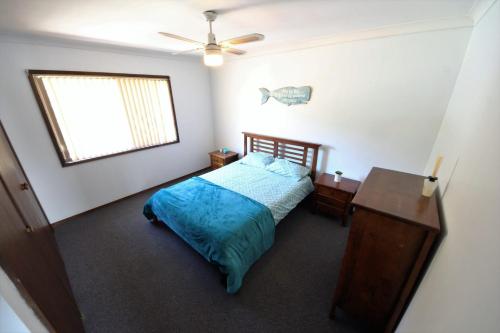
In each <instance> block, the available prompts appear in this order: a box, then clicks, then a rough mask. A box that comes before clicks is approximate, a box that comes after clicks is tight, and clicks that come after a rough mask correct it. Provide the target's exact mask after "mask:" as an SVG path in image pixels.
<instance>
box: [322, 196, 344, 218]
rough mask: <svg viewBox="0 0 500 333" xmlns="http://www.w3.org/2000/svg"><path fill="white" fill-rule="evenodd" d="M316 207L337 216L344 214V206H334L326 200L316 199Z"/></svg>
mask: <svg viewBox="0 0 500 333" xmlns="http://www.w3.org/2000/svg"><path fill="white" fill-rule="evenodd" d="M316 208H317V209H318V210H320V211H321V212H324V213H327V214H332V215H335V216H343V215H344V207H340V206H334V205H332V204H329V203H326V202H324V201H319V200H317V201H316Z"/></svg>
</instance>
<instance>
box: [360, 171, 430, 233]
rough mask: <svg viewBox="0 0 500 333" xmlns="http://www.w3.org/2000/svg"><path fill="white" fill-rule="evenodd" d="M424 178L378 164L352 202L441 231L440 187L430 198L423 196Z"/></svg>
mask: <svg viewBox="0 0 500 333" xmlns="http://www.w3.org/2000/svg"><path fill="white" fill-rule="evenodd" d="M424 179H425V177H423V176H418V175H413V174H410V173H404V172H399V171H393V170H387V169H382V168H377V167H374V168H372V170H371V171H370V173H369V174H368V177H367V178H366V180H365V181H364V182H363V185H362V186H361V188H360V190H359V191H358V193H357V194H356V196H355V197H354V199H353V201H352V203H353V204H354V205H356V206H361V207H364V208H367V209H370V210H374V211H378V212H381V213H384V214H387V215H391V216H394V217H397V218H400V219H403V220H406V221H407V222H410V223H414V224H419V225H421V226H423V227H426V228H429V229H434V230H437V231H439V230H440V222H439V211H438V201H437V200H438V199H437V196H436V193H437V191H436V192H434V194H433V195H432V196H431V197H430V198H427V197H424V196H422V186H423V184H424Z"/></svg>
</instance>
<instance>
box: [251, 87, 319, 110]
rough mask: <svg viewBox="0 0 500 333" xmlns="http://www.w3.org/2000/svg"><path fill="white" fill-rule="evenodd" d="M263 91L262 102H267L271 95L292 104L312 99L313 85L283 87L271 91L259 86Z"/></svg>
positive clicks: (303, 102)
mask: <svg viewBox="0 0 500 333" xmlns="http://www.w3.org/2000/svg"><path fill="white" fill-rule="evenodd" d="M259 90H260V92H261V93H262V98H261V100H260V104H264V103H266V102H267V100H268V99H269V97H272V98H274V99H275V100H277V101H278V102H280V103H283V104H286V105H288V106H290V105H292V104H307V102H308V101H309V100H310V99H311V87H310V86H304V87H283V88H279V89H276V90H273V91H269V90H268V89H266V88H259Z"/></svg>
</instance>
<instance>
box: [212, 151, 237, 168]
mask: <svg viewBox="0 0 500 333" xmlns="http://www.w3.org/2000/svg"><path fill="white" fill-rule="evenodd" d="M208 155H209V156H210V164H211V167H212V169H213V170H215V169H218V168H221V167H223V166H224V165H228V164H229V163H233V162H235V161H237V160H238V153H235V152H232V151H230V152H229V153H226V154H223V153H221V152H219V151H213V152H211V153H208Z"/></svg>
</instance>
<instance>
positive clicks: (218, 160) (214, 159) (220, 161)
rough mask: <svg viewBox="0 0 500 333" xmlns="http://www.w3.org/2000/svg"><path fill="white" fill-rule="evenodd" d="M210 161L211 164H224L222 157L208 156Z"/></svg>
mask: <svg viewBox="0 0 500 333" xmlns="http://www.w3.org/2000/svg"><path fill="white" fill-rule="evenodd" d="M210 163H211V164H212V165H214V166H215V165H219V166H223V165H224V159H222V158H220V157H218V156H210Z"/></svg>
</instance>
